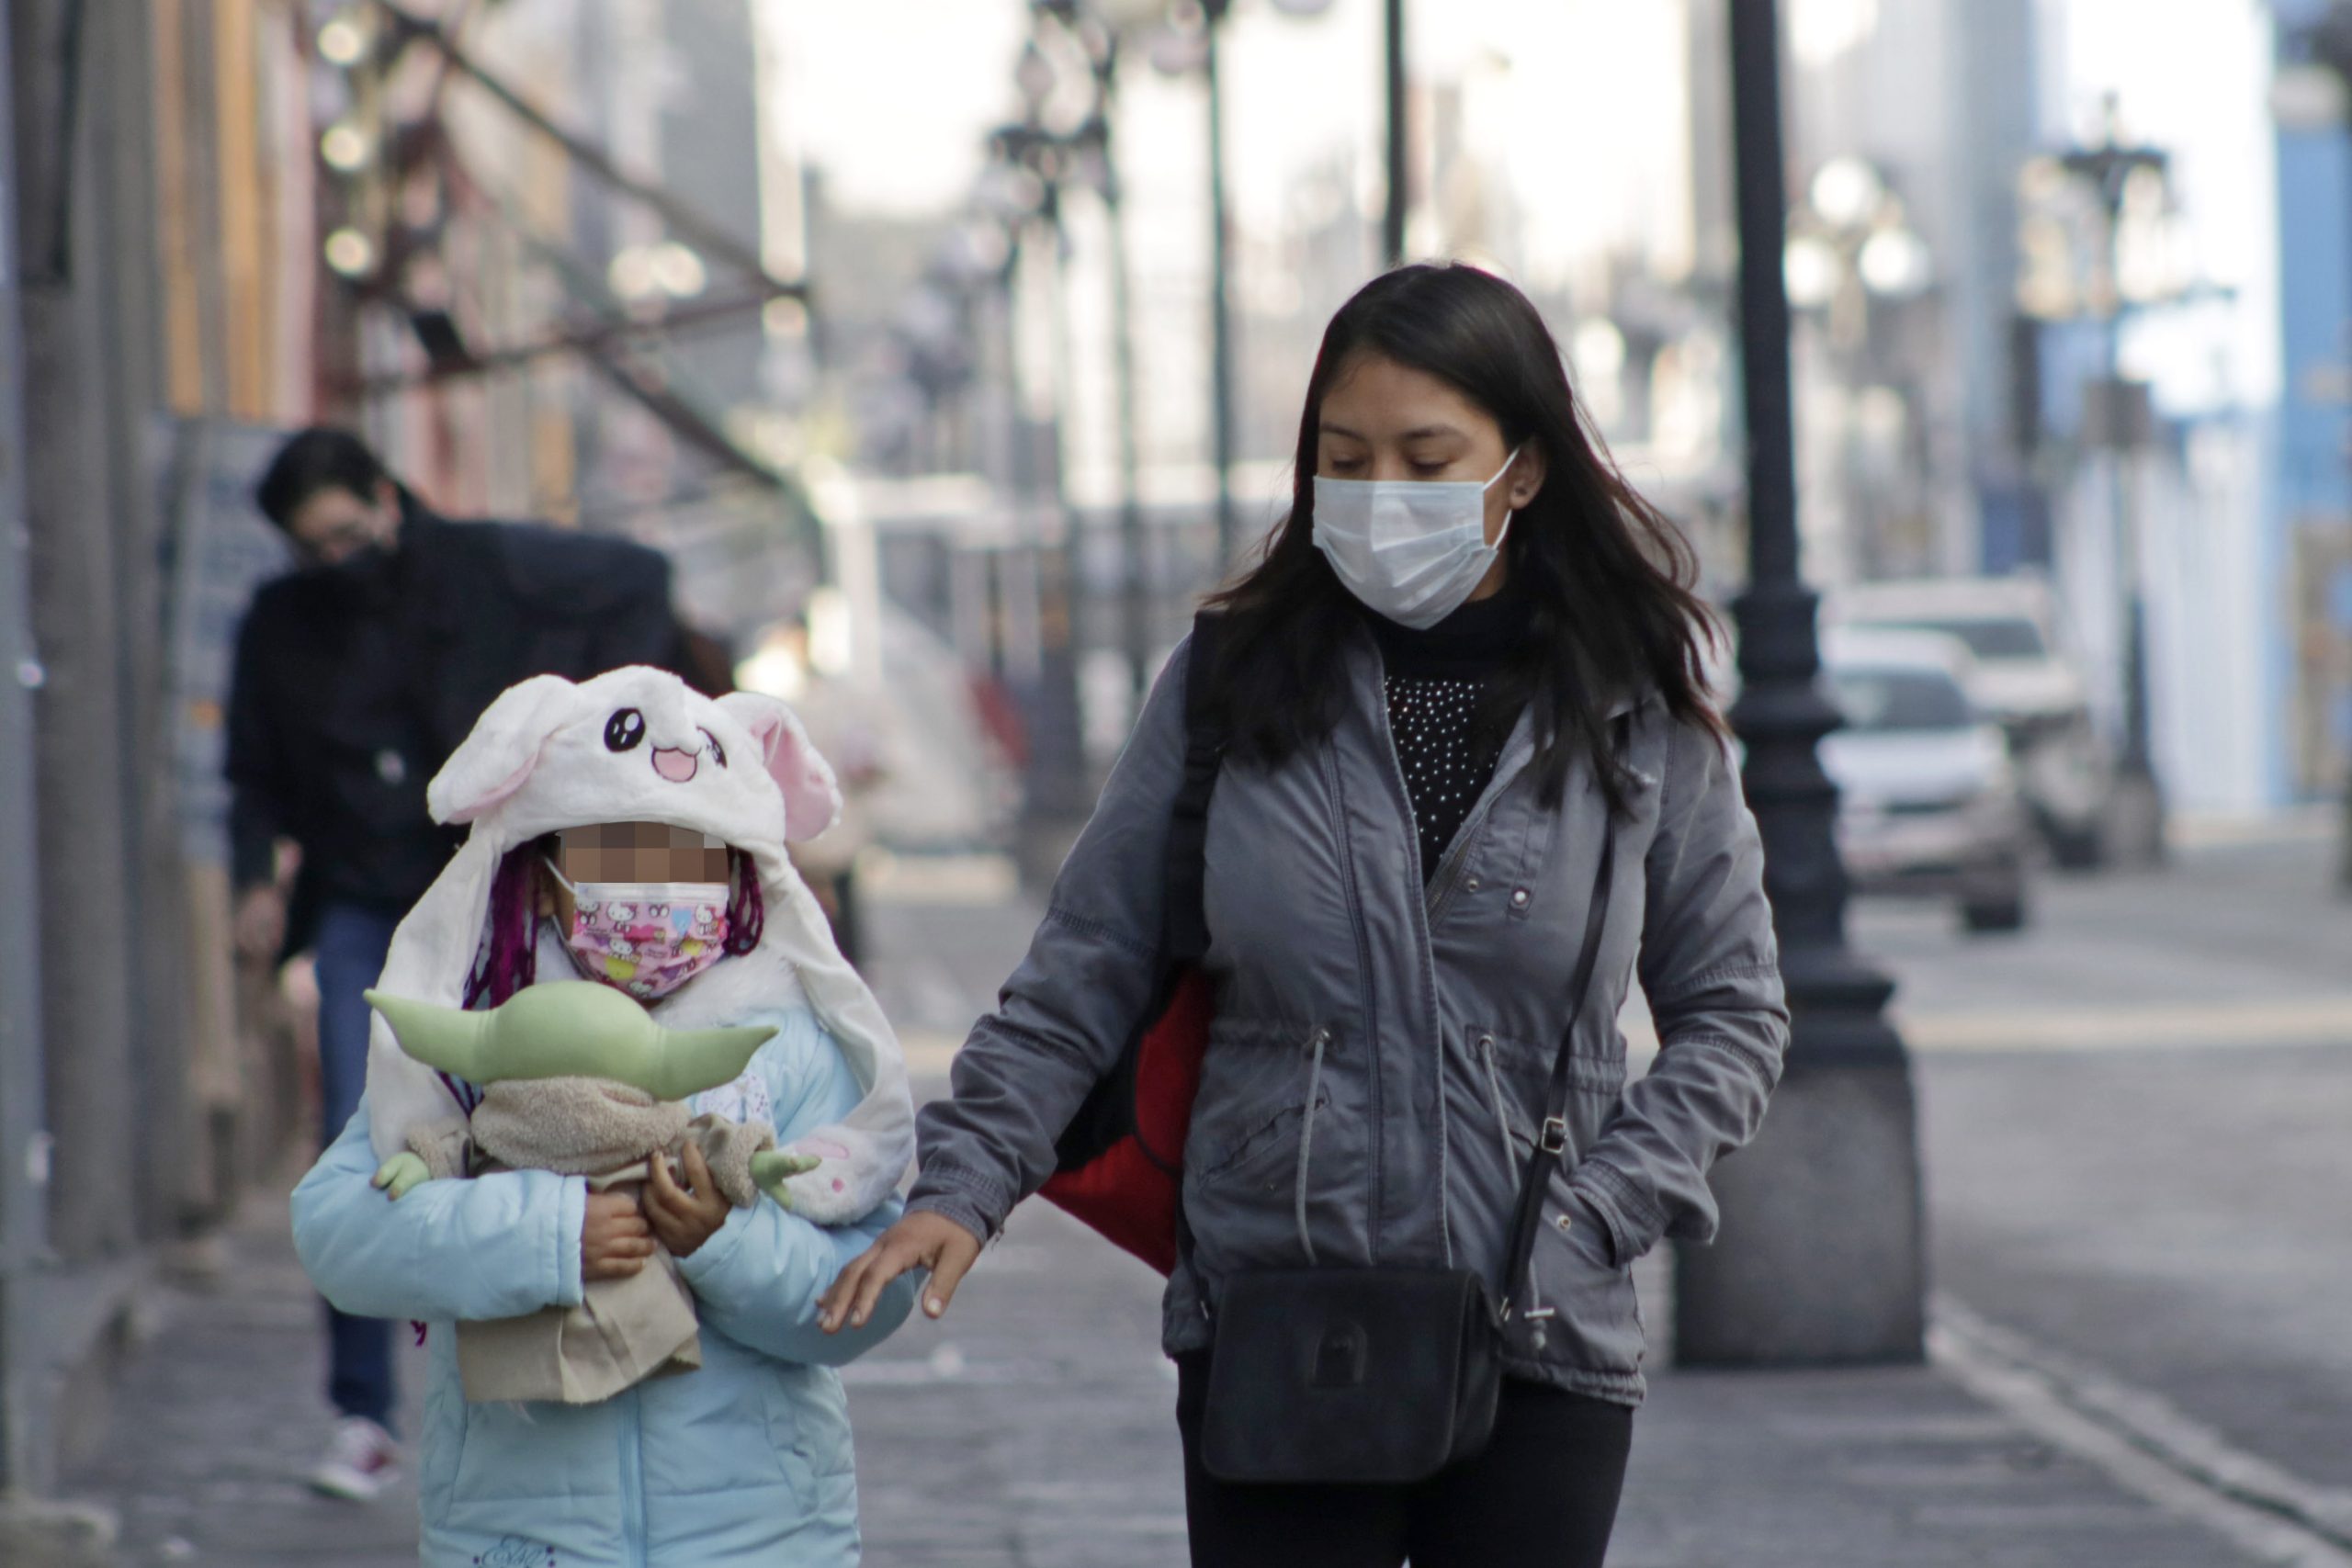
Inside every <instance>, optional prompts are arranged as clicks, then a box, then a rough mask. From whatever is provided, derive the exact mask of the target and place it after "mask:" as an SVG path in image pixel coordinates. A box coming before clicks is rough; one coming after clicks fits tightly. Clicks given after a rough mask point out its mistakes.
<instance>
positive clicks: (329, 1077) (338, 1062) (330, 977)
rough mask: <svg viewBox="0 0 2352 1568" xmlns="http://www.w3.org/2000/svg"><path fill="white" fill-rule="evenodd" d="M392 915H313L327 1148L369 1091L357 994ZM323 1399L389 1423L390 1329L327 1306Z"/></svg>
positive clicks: (340, 910)
mask: <svg viewBox="0 0 2352 1568" xmlns="http://www.w3.org/2000/svg"><path fill="white" fill-rule="evenodd" d="M399 923H400V922H399V919H398V918H397V917H395V916H391V915H386V914H381V913H379V912H378V911H376V910H374V909H369V908H362V907H361V906H359V905H356V904H329V905H327V906H326V907H325V908H323V909H322V910H321V911H320V914H319V936H318V942H317V943H316V944H315V947H314V953H315V955H316V960H317V964H318V971H319V1098H320V1101H321V1107H320V1109H321V1112H322V1114H321V1117H320V1134H321V1138H320V1141H321V1143H322V1145H324V1144H332V1143H333V1142H334V1140H335V1138H336V1136H337V1135H338V1134H341V1133H342V1131H343V1129H344V1124H345V1122H349V1121H350V1120H351V1116H352V1112H353V1111H356V1110H357V1109H358V1108H359V1092H360V1090H362V1089H366V1088H367V1087H368V1003H367V1001H366V1000H365V998H362V997H361V996H360V994H359V993H360V992H362V991H364V990H366V989H367V988H368V987H370V986H373V985H374V984H375V983H376V981H377V978H378V976H380V975H382V974H383V972H384V955H385V954H386V953H388V952H390V949H391V945H392V928H393V927H394V926H396V925H398V924H399ZM327 1344H328V1363H327V1397H328V1398H329V1399H330V1400H333V1401H334V1407H335V1408H336V1409H337V1410H340V1411H341V1412H343V1413H344V1414H345V1416H366V1417H368V1419H369V1420H370V1421H375V1422H378V1423H380V1424H381V1425H382V1426H384V1427H387V1428H389V1427H390V1426H391V1424H392V1404H393V1394H392V1325H390V1324H389V1323H387V1322H385V1321H384V1320H383V1319H381V1318H375V1317H346V1316H345V1315H344V1314H342V1313H339V1312H337V1311H335V1310H334V1308H333V1307H329V1308H327Z"/></svg>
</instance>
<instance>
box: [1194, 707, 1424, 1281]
mask: <svg viewBox="0 0 2352 1568" xmlns="http://www.w3.org/2000/svg"><path fill="white" fill-rule="evenodd" d="M1323 776H1324V783H1325V784H1326V785H1327V786H1328V788H1329V807H1330V812H1331V837H1332V840H1333V841H1334V842H1336V843H1337V844H1338V845H1339V850H1340V881H1341V883H1342V885H1343V886H1344V889H1345V891H1346V894H1347V900H1348V922H1349V925H1350V926H1351V928H1352V930H1353V931H1354V932H1355V939H1356V974H1357V975H1358V976H1360V981H1359V984H1360V986H1361V994H1362V996H1363V1028H1364V1038H1365V1039H1366V1040H1367V1041H1370V1042H1373V1043H1374V1044H1375V1045H1376V1044H1377V1043H1378V1041H1379V1039H1380V998H1379V997H1378V996H1377V995H1376V994H1375V993H1374V990H1373V987H1372V976H1373V966H1372V933H1371V932H1370V931H1366V930H1365V929H1364V923H1363V889H1362V888H1360V887H1359V886H1357V879H1356V852H1355V845H1354V843H1353V842H1352V841H1351V840H1350V839H1349V838H1348V798H1347V786H1346V785H1345V784H1342V783H1341V782H1340V752H1339V748H1338V747H1336V746H1328V747H1326V748H1325V750H1324V775H1323ZM1371 1067H1372V1070H1371V1071H1370V1072H1369V1073H1368V1074H1366V1075H1365V1076H1366V1078H1367V1080H1368V1081H1367V1084H1366V1086H1365V1087H1366V1089H1367V1090H1368V1092H1369V1093H1370V1094H1371V1096H1372V1125H1373V1137H1372V1142H1371V1149H1370V1155H1371V1159H1372V1169H1371V1171H1370V1173H1369V1179H1370V1181H1371V1184H1372V1201H1371V1202H1370V1203H1369V1204H1368V1205H1366V1208H1367V1211H1368V1216H1369V1217H1368V1219H1367V1221H1366V1223H1365V1225H1364V1239H1365V1243H1366V1250H1367V1251H1368V1252H1369V1253H1370V1255H1371V1261H1372V1262H1374V1263H1377V1262H1379V1261H1380V1228H1381V1227H1380V1211H1381V1178H1382V1173H1383V1172H1384V1171H1385V1168H1386V1166H1387V1161H1386V1160H1385V1158H1384V1157H1383V1140H1382V1135H1381V1131H1380V1130H1381V1128H1382V1127H1383V1126H1384V1125H1385V1112H1386V1109H1387V1102H1386V1100H1385V1097H1384V1096H1383V1095H1382V1093H1381V1083H1380V1062H1379V1057H1378V1055H1377V1054H1376V1053H1375V1055H1374V1056H1373V1058H1372V1063H1371ZM1206 1304H1207V1303H1205V1301H1204V1303H1203V1305H1204V1307H1205V1306H1206Z"/></svg>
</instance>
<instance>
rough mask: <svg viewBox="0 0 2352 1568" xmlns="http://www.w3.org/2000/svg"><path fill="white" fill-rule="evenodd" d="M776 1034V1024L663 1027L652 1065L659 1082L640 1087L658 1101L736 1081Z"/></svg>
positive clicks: (679, 1097)
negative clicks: (747, 1026) (706, 1027)
mask: <svg viewBox="0 0 2352 1568" xmlns="http://www.w3.org/2000/svg"><path fill="white" fill-rule="evenodd" d="M774 1038H775V1028H774V1027H773V1026H762V1027H758V1028H741V1029H664V1030H662V1032H661V1038H660V1040H659V1042H658V1043H656V1046H655V1049H654V1053H653V1062H652V1068H653V1073H654V1075H655V1076H656V1077H658V1078H659V1079H660V1081H659V1082H658V1083H643V1084H639V1085H638V1087H639V1089H644V1090H645V1091H646V1092H647V1093H649V1094H650V1095H651V1096H653V1098H654V1099H656V1100H684V1099H685V1098H686V1097H687V1096H688V1095H693V1094H700V1093H701V1092H702V1091H703V1090H705V1089H717V1088H718V1086H719V1085H720V1084H726V1083H733V1082H734V1081H735V1080H736V1078H738V1077H741V1075H742V1071H743V1069H744V1068H745V1067H748V1066H751V1065H752V1056H753V1055H755V1054H756V1053H757V1052H758V1051H759V1048H760V1047H761V1046H763V1045H764V1044H766V1043H768V1042H769V1041H770V1040H772V1039H774Z"/></svg>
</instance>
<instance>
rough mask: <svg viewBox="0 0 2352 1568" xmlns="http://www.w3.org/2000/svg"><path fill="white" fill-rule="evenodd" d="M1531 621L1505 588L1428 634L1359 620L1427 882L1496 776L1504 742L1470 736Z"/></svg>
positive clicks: (1371, 618) (1519, 598)
mask: <svg viewBox="0 0 2352 1568" xmlns="http://www.w3.org/2000/svg"><path fill="white" fill-rule="evenodd" d="M1528 619H1529V605H1528V601H1527V596H1526V594H1525V593H1523V592H1514V590H1513V588H1512V587H1511V585H1510V583H1509V582H1508V581H1507V582H1506V583H1505V584H1504V587H1503V589H1502V592H1498V593H1497V594H1495V595H1493V596H1492V597H1491V598H1487V599H1480V600H1476V601H1473V602H1472V603H1470V604H1464V605H1463V606H1462V607H1461V608H1460V609H1458V610H1456V611H1454V612H1453V614H1452V615H1448V616H1447V617H1446V618H1445V619H1443V620H1442V621H1440V622H1438V623H1437V625H1435V626H1430V627H1429V628H1428V629H1427V630H1424V631H1416V630H1414V629H1413V628H1411V627H1410V626H1398V625H1397V623H1396V622H1394V621H1392V620H1389V619H1388V618H1387V617H1386V616H1385V615H1376V614H1374V613H1373V612H1372V611H1369V610H1367V611H1365V612H1364V623H1365V625H1367V626H1370V627H1371V628H1372V636H1373V640H1374V642H1376V643H1378V644H1379V645H1380V658H1381V662H1382V664H1383V665H1384V667H1385V671H1386V675H1385V682H1384V683H1385V687H1386V690H1387V695H1388V728H1389V733H1390V734H1391V735H1393V736H1394V737H1395V738H1396V742H1397V764H1398V766H1400V767H1401V768H1402V769H1403V770H1404V773H1405V789H1406V793H1407V794H1408V795H1410V796H1411V797H1412V802H1413V824H1414V827H1415V829H1416V830H1417V833H1418V835H1419V839H1420V848H1421V879H1422V880H1423V881H1424V882H1426V881H1428V880H1429V878H1430V877H1431V876H1433V875H1435V874H1437V866H1438V862H1439V861H1440V860H1441V859H1442V858H1443V857H1444V854H1445V852H1446V849H1447V847H1448V846H1449V845H1451V844H1452V843H1453V835H1454V834H1455V833H1456V832H1458V831H1460V830H1461V828H1462V823H1463V819H1464V818H1466V817H1468V816H1469V815H1470V808H1471V807H1473V806H1476V804H1477V803H1478V797H1479V796H1480V795H1483V794H1485V793H1486V789H1487V784H1488V782H1489V781H1491V780H1492V779H1493V778H1494V776H1495V764H1496V763H1497V762H1498V761H1500V760H1501V757H1502V742H1503V735H1502V733H1501V732H1500V731H1499V730H1497V731H1494V732H1492V733H1489V734H1486V735H1480V734H1478V733H1476V718H1477V714H1478V706H1479V703H1480V700H1481V699H1482V698H1484V697H1485V695H1486V693H1487V682H1488V681H1490V680H1491V679H1492V678H1493V677H1494V675H1495V674H1496V673H1497V672H1498V671H1500V670H1501V668H1502V666H1503V664H1504V663H1505V662H1506V661H1507V660H1509V659H1510V653H1511V649H1512V648H1513V647H1514V646H1515V645H1516V644H1517V642H1518V641H1519V639H1520V638H1521V637H1523V636H1524V635H1525V634H1526V630H1527V625H1528Z"/></svg>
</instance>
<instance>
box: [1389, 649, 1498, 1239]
mask: <svg viewBox="0 0 2352 1568" xmlns="http://www.w3.org/2000/svg"><path fill="white" fill-rule="evenodd" d="M1374 696H1375V697H1376V699H1377V701H1376V705H1375V711H1376V712H1377V713H1378V714H1379V715H1380V743H1381V744H1380V750H1381V755H1382V756H1383V757H1384V758H1385V759H1386V761H1387V763H1388V777H1389V779H1390V780H1391V781H1392V782H1393V783H1394V784H1396V785H1397V799H1398V800H1400V801H1402V802H1404V805H1405V853H1406V856H1407V859H1408V862H1409V863H1410V864H1411V866H1412V868H1413V880H1414V881H1416V882H1422V883H1423V885H1424V886H1423V890H1422V893H1421V898H1420V901H1419V903H1416V904H1413V905H1412V906H1411V908H1412V920H1413V935H1414V938H1415V948H1416V956H1418V957H1419V959H1420V974H1421V995H1422V998H1423V1009H1424V1010H1423V1016H1422V1020H1421V1023H1422V1027H1423V1028H1424V1029H1425V1030H1427V1031H1428V1033H1429V1040H1430V1071H1431V1073H1433V1074H1434V1075H1435V1077H1433V1079H1432V1083H1433V1086H1434V1093H1433V1098H1434V1099H1435V1100H1436V1101H1437V1229H1438V1241H1439V1243H1440V1245H1441V1246H1442V1247H1443V1248H1444V1251H1445V1266H1446V1267H1447V1268H1449V1269H1451V1268H1453V1197H1452V1195H1451V1193H1450V1192H1449V1191H1448V1190H1447V1183H1448V1178H1449V1177H1450V1176H1451V1175H1452V1174H1453V1172H1452V1169H1451V1166H1452V1154H1453V1151H1452V1149H1451V1148H1450V1147H1449V1146H1448V1143H1449V1138H1450V1135H1451V1134H1452V1131H1453V1129H1452V1128H1451V1127H1450V1126H1449V1125H1448V1122H1449V1118H1448V1117H1447V1116H1446V1113H1445V1032H1444V1031H1443V1029H1442V1027H1441V1026H1440V1024H1439V1021H1438V1016H1437V950H1436V945H1435V943H1434V942H1431V940H1430V904H1429V892H1428V884H1427V883H1426V881H1425V879H1424V878H1423V877H1422V875H1421V834H1420V823H1419V819H1418V818H1415V817H1414V815H1413V789H1412V786H1411V785H1410V784H1407V783H1406V782H1405V765H1404V763H1403V762H1402V761H1399V760H1398V758H1397V732H1396V730H1395V728H1393V727H1392V726H1391V725H1390V723H1389V719H1388V683H1387V682H1386V680H1385V678H1384V679H1383V680H1382V681H1381V682H1380V684H1379V686H1378V688H1377V690H1376V691H1375V693H1374ZM1498 772H1499V769H1498ZM1493 795H1494V781H1493V780H1491V779H1490V780H1488V781H1487V799H1488V800H1491V799H1492V798H1493ZM1486 804H1487V802H1486V801H1482V802H1480V806H1481V807H1484V806H1485V805H1486ZM1466 827H1467V824H1466V823H1465V824H1464V828H1466ZM1453 838H1454V843H1455V844H1457V845H1459V844H1461V843H1464V842H1466V841H1467V840H1466V838H1465V836H1464V829H1455V830H1454V835H1453ZM1452 858H1453V856H1452V854H1451V852H1449V853H1448V854H1447V855H1446V856H1444V857H1442V858H1441V860H1440V862H1439V863H1440V865H1443V864H1444V863H1445V862H1446V861H1447V860H1451V859H1452ZM1375 1076H1376V1072H1375Z"/></svg>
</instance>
